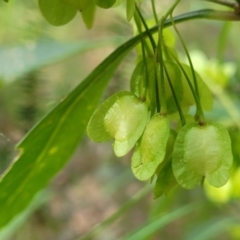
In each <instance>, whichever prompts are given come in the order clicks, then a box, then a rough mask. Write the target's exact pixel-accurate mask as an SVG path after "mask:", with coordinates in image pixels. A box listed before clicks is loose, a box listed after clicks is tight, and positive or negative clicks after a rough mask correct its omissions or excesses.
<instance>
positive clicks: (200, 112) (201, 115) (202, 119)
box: [170, 13, 205, 122]
mask: <svg viewBox="0 0 240 240" xmlns="http://www.w3.org/2000/svg"><path fill="white" fill-rule="evenodd" d="M170 16H171V20H172V24H173V27H174V30H175V32H176V33H177V35H178V38H179V40H180V42H181V44H182V46H183V49H184V51H185V54H186V56H187V58H188V62H189V64H190V67H191V71H192V76H193V82H194V88H195V92H196V96H197V99H198V101H196V106H197V109H196V118H197V119H199V122H205V117H204V113H203V110H202V106H201V102H200V95H199V89H198V84H197V77H196V73H195V70H194V67H193V63H192V60H191V57H190V54H189V52H188V49H187V46H186V44H185V42H184V40H183V38H182V36H181V34H180V32H179V31H178V29H177V27H176V26H175V23H174V21H173V18H172V13H171V14H170Z"/></svg>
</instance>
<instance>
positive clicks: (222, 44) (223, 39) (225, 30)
mask: <svg viewBox="0 0 240 240" xmlns="http://www.w3.org/2000/svg"><path fill="white" fill-rule="evenodd" d="M230 28H231V23H229V22H225V23H223V27H222V30H221V32H220V36H219V38H218V39H219V40H218V45H217V58H218V62H219V63H222V62H223V60H224V52H225V49H226V45H227V38H228V36H229V31H230Z"/></svg>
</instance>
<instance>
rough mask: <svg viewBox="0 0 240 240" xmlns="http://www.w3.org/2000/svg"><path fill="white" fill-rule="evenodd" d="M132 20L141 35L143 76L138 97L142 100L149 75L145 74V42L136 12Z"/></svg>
mask: <svg viewBox="0 0 240 240" xmlns="http://www.w3.org/2000/svg"><path fill="white" fill-rule="evenodd" d="M134 20H135V23H136V25H137V28H138V32H139V33H140V36H141V47H142V57H143V62H144V77H143V91H142V92H141V93H140V99H141V100H142V101H145V100H146V89H147V86H148V84H149V76H148V74H145V73H146V72H148V69H147V58H146V53H145V46H146V45H147V44H146V42H145V38H143V36H142V25H141V22H140V21H139V19H138V16H137V14H134Z"/></svg>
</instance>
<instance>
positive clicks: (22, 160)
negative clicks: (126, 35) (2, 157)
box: [0, 40, 136, 228]
mask: <svg viewBox="0 0 240 240" xmlns="http://www.w3.org/2000/svg"><path fill="white" fill-rule="evenodd" d="M135 41H136V40H135ZM135 41H130V42H129V43H128V44H126V45H124V46H122V47H120V48H119V49H117V50H116V51H115V52H114V53H113V54H111V55H110V56H109V57H108V58H107V59H106V60H105V61H103V62H102V63H101V64H100V65H99V66H98V67H97V68H96V69H95V70H94V71H93V72H92V73H91V74H90V75H89V76H88V77H87V78H86V79H85V80H84V81H83V82H82V83H81V84H80V85H79V86H78V87H77V88H76V89H75V90H74V91H73V92H72V93H70V94H69V95H68V96H67V97H66V98H65V99H64V100H63V101H62V102H61V103H60V104H59V105H58V106H57V107H56V108H54V109H53V111H52V112H50V113H49V114H48V115H47V116H46V117H45V118H44V119H43V120H42V121H41V122H40V123H39V124H37V125H36V127H35V128H34V129H33V130H32V131H31V132H30V133H29V134H28V135H27V136H26V138H25V139H24V140H23V141H22V142H21V143H20V144H19V146H18V147H19V148H20V149H21V150H22V153H21V154H20V156H19V157H18V160H17V161H15V163H14V164H13V165H12V167H11V168H10V169H9V170H8V171H7V172H6V173H5V175H4V176H2V179H1V181H0V214H1V217H0V228H2V227H3V226H4V225H5V224H7V223H8V222H9V221H10V220H11V219H12V218H13V217H14V216H15V215H16V214H18V213H19V212H21V211H22V210H23V209H24V208H25V207H27V205H28V204H29V202H30V201H31V199H32V198H33V196H34V195H35V194H36V193H37V192H38V191H39V190H41V189H42V188H44V187H45V186H46V184H47V183H48V182H49V180H50V179H51V178H52V177H53V176H54V175H55V174H56V173H57V172H58V171H59V170H60V169H61V168H62V167H63V166H64V165H65V164H66V162H67V160H68V159H69V158H70V156H71V155H72V153H73V151H74V150H75V148H76V147H77V145H78V143H79V141H80V140H81V138H82V136H83V133H84V131H85V129H86V126H87V123H88V120H89V118H90V116H91V115H92V113H93V111H94V108H95V107H96V105H97V103H98V102H99V100H100V98H101V94H102V92H103V90H104V88H105V86H106V84H107V83H108V81H109V79H110V78H111V76H112V74H113V73H114V71H115V70H116V68H117V66H118V64H119V63H120V62H121V60H122V59H123V57H124V56H125V54H126V53H127V52H128V51H129V50H130V49H131V48H132V47H133V46H134V44H135Z"/></svg>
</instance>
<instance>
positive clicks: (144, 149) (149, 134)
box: [132, 113, 170, 180]
mask: <svg viewBox="0 0 240 240" xmlns="http://www.w3.org/2000/svg"><path fill="white" fill-rule="evenodd" d="M169 132H170V124H169V120H168V118H167V117H165V116H161V115H160V114H159V113H157V114H155V115H154V116H153V117H152V118H151V120H150V122H149V123H148V124H147V126H146V129H145V131H144V133H143V136H142V138H141V141H140V144H139V146H138V147H137V148H136V149H135V151H134V153H133V156H132V171H133V173H134V175H135V176H136V177H137V178H138V179H139V180H147V179H149V178H151V177H152V176H153V174H154V173H155V171H156V169H157V167H158V165H159V164H160V163H161V162H162V161H163V159H164V156H165V153H166V146H167V141H168V137H169Z"/></svg>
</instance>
